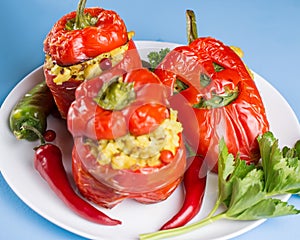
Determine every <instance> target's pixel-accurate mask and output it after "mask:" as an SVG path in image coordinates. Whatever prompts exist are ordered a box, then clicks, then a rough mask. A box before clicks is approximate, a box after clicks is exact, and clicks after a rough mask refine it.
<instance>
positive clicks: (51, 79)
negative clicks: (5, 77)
mask: <svg viewBox="0 0 300 240" xmlns="http://www.w3.org/2000/svg"><path fill="white" fill-rule="evenodd" d="M85 4H86V0H80V2H79V5H78V9H77V11H76V12H75V11H74V12H71V13H68V14H66V15H65V16H63V17H62V18H61V19H60V20H59V21H57V22H56V23H55V25H54V26H53V28H52V29H51V31H50V32H49V33H48V35H47V37H46V39H45V41H44V51H45V53H46V60H45V64H44V74H45V77H46V82H47V85H48V86H49V88H50V90H51V91H52V94H53V96H54V99H55V102H56V104H57V106H58V110H59V111H60V113H61V116H62V117H63V118H66V115H67V111H68V108H69V106H70V104H71V102H72V101H73V100H74V93H75V89H76V88H77V87H78V86H79V84H81V83H82V81H84V80H88V79H91V78H94V77H96V76H98V75H100V74H101V73H102V72H105V71H106V70H108V69H112V68H121V69H125V70H130V69H133V68H139V67H141V61H140V57H139V54H138V52H137V49H136V47H135V44H134V42H133V40H132V39H131V38H132V35H133V33H132V32H129V33H128V32H127V29H126V25H125V23H124V21H123V20H122V19H121V17H120V16H119V15H118V14H117V13H116V12H114V11H111V10H105V9H102V8H99V7H95V8H86V9H85Z"/></svg>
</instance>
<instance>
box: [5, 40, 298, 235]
mask: <svg viewBox="0 0 300 240" xmlns="http://www.w3.org/2000/svg"><path fill="white" fill-rule="evenodd" d="M135 43H136V45H137V47H139V46H142V45H147V44H149V45H152V46H153V45H158V46H161V45H172V46H174V47H175V46H180V44H179V43H172V42H160V41H149V40H137V41H135ZM149 48H151V47H149ZM154 48H157V47H154ZM41 69H42V65H41V66H39V67H37V68H35V69H34V70H32V71H31V72H30V73H29V74H27V75H26V76H25V77H24V78H22V79H21V80H20V81H19V82H18V83H17V84H16V85H15V86H14V88H13V89H12V90H11V91H10V92H9V94H8V95H7V96H6V98H5V99H4V101H3V103H2V104H1V108H0V119H2V118H4V116H2V115H4V110H3V108H4V107H5V106H6V104H7V102H8V101H9V100H10V97H11V95H12V94H13V93H14V92H15V91H16V90H17V89H19V88H20V87H21V86H22V85H25V82H26V79H27V78H30V77H32V75H34V74H37V73H38V72H39V71H41ZM253 73H254V75H255V76H256V77H259V78H260V80H262V81H264V84H267V85H268V87H270V88H271V89H272V90H273V91H274V92H275V93H276V94H277V95H279V96H280V97H281V100H282V101H284V104H285V106H286V107H288V108H289V109H288V110H289V111H290V113H291V114H292V115H293V118H294V119H296V120H298V119H297V116H296V114H295V112H294V111H293V109H292V108H291V106H290V105H289V103H288V102H287V100H286V99H285V98H284V97H283V96H282V95H281V94H280V92H279V91H278V90H277V89H276V88H275V87H273V86H272V85H271V84H270V83H269V82H268V81H266V80H265V78H263V77H262V76H260V75H259V74H257V73H256V72H254V71H253ZM32 85H33V84H32ZM15 101H17V99H16V100H15ZM296 131H297V132H300V125H299V122H298V129H297V130H296ZM1 162H2V161H1V159H0V171H1V173H2V176H3V178H4V180H5V181H6V182H7V184H8V185H9V187H10V188H11V189H12V190H13V191H14V192H15V193H16V195H17V196H18V197H19V198H20V199H21V200H22V201H23V202H24V203H25V204H26V205H27V206H29V207H30V208H31V209H33V210H34V211H35V212H36V213H38V214H39V215H40V216H42V217H43V218H45V219H47V220H49V221H50V222H52V223H54V224H55V225H57V226H59V227H61V228H63V229H65V230H67V231H70V232H72V233H75V234H77V235H79V236H83V237H87V238H94V237H95V236H94V235H90V234H88V233H82V232H81V231H79V230H77V229H75V228H74V227H70V226H68V225H66V224H63V223H61V222H60V221H57V220H56V219H55V218H51V216H49V215H47V214H43V213H42V209H39V208H38V207H36V206H32V204H31V203H30V202H29V201H28V200H27V199H26V197H25V196H23V194H22V193H20V191H19V190H18V189H17V188H16V187H15V186H14V185H13V184H12V185H11V183H10V180H9V176H7V175H6V172H5V171H2V164H1ZM49 191H50V190H49ZM290 196H291V195H288V194H287V195H286V196H285V198H284V201H287V200H288V199H289V198H290ZM266 220H267V219H261V220H256V221H251V222H252V223H251V224H249V225H248V226H247V227H244V228H242V229H240V230H239V231H236V232H233V233H231V234H228V235H226V236H223V237H221V238H214V239H215V240H217V239H218V240H220V239H225V238H226V239H228V238H232V237H237V236H239V235H241V234H243V233H245V232H248V231H250V230H252V229H254V228H256V227H257V226H259V225H261V224H262V223H263V222H265V221H266ZM101 239H102V238H101Z"/></svg>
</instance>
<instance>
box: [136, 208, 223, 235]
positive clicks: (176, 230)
mask: <svg viewBox="0 0 300 240" xmlns="http://www.w3.org/2000/svg"><path fill="white" fill-rule="evenodd" d="M222 218H226V212H222V213H220V214H218V215H215V216H211V217H206V218H204V219H202V220H200V221H198V222H196V223H193V224H190V225H186V226H182V227H178V228H173V229H168V230H161V231H157V232H153V233H144V234H140V236H139V237H140V240H159V239H165V238H169V237H175V236H178V235H182V234H185V233H188V232H191V231H193V230H196V229H199V228H201V227H204V226H206V225H208V224H210V223H213V222H215V221H217V220H219V219H222Z"/></svg>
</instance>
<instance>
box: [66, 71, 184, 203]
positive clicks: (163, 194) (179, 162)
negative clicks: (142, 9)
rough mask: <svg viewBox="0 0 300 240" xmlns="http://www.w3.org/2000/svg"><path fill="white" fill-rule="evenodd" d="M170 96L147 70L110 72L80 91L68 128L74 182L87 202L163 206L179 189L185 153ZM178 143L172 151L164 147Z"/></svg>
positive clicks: (70, 115) (69, 118) (87, 83)
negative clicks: (163, 201) (169, 104)
mask: <svg viewBox="0 0 300 240" xmlns="http://www.w3.org/2000/svg"><path fill="white" fill-rule="evenodd" d="M115 73H116V72H115ZM166 94H167V93H166V88H165V86H164V85H163V84H161V82H160V80H159V79H158V77H157V76H156V75H155V74H154V73H153V72H151V71H149V70H148V69H146V68H142V69H134V70H132V71H129V72H127V73H124V71H120V72H119V74H117V75H115V74H111V72H107V73H105V74H102V75H101V76H99V77H98V78H95V79H91V80H89V81H86V82H84V83H83V84H81V85H80V86H79V87H78V88H77V90H76V100H75V101H74V102H73V103H72V104H71V106H70V109H69V113H68V121H67V124H68V129H69V131H70V133H71V134H72V135H73V138H74V148H73V155H72V159H73V176H74V179H75V182H76V184H77V186H78V188H79V189H80V191H81V193H82V194H83V195H84V196H85V197H86V198H88V199H90V200H92V201H94V202H95V203H97V204H99V205H101V206H103V207H107V208H111V207H113V206H115V205H116V204H117V203H119V202H121V201H122V200H123V199H125V198H132V199H135V200H137V201H139V202H143V203H152V202H158V201H162V200H164V199H166V198H167V197H168V196H170V194H171V193H172V192H173V191H174V190H175V189H176V187H177V186H178V184H179V183H180V182H181V180H182V177H183V174H184V170H185V162H186V161H185V147H184V144H183V140H182V135H181V129H182V128H181V124H180V123H178V121H177V119H175V118H177V117H176V116H175V115H174V112H173V110H171V109H169V107H168V100H167V97H166ZM171 118H172V119H171ZM165 120H166V121H170V122H169V123H170V125H168V127H169V128H168V130H167V127H166V126H165V125H163V126H162V124H163V123H164V121H165ZM169 123H168V124H169ZM178 124H179V125H180V126H179V127H178ZM160 126H162V127H161V128H159V127H160ZM174 126H175V127H174ZM173 129H176V130H173ZM178 129H180V130H178ZM156 130H157V131H156ZM174 131H176V133H175V132H174ZM150 134H152V135H150ZM170 134H171V135H170ZM167 139H168V140H167ZM174 141H176V142H177V141H178V142H177V143H178V144H176V146H175V147H174V148H172V149H171V148H169V147H166V146H170V145H172V144H173V143H174ZM171 142H172V143H171ZM167 144H169V145H167ZM104 150H105V153H104ZM104 159H105V160H104Z"/></svg>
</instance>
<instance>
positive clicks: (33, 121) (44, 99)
mask: <svg viewBox="0 0 300 240" xmlns="http://www.w3.org/2000/svg"><path fill="white" fill-rule="evenodd" d="M53 107H54V100H53V96H52V94H51V92H50V90H49V88H48V86H47V85H46V82H45V81H44V82H42V83H39V84H37V85H36V86H34V87H33V88H32V89H31V90H30V91H29V92H28V93H26V94H25V95H24V97H23V98H22V99H21V100H20V101H19V102H18V103H17V104H16V105H15V107H14V108H13V110H12V111H11V114H10V116H9V127H10V130H11V131H12V133H13V134H14V135H15V136H16V138H17V139H26V140H28V141H34V140H37V139H38V136H37V135H36V134H35V133H34V131H31V130H29V129H28V128H26V126H30V127H31V128H35V129H36V130H38V131H39V132H40V133H41V134H43V133H44V132H45V131H46V128H47V116H48V115H49V113H50V112H51V110H52V109H53Z"/></svg>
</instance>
